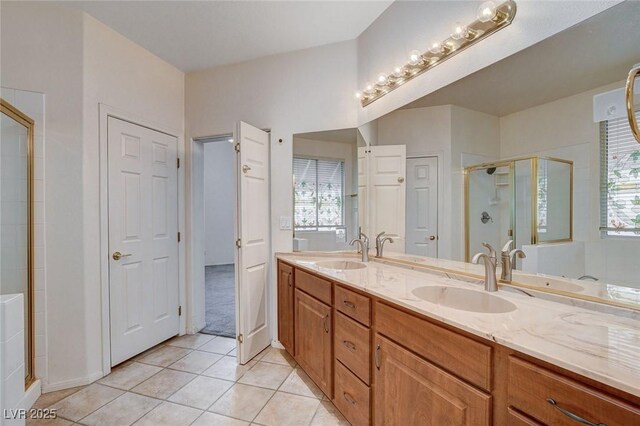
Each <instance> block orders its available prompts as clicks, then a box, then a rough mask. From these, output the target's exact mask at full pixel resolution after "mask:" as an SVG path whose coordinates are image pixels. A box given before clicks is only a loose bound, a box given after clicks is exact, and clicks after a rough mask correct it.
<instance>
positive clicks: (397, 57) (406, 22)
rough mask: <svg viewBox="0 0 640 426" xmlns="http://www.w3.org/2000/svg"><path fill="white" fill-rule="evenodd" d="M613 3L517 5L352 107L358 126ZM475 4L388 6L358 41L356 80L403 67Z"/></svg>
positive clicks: (471, 14)
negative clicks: (451, 50) (483, 32)
mask: <svg viewBox="0 0 640 426" xmlns="http://www.w3.org/2000/svg"><path fill="white" fill-rule="evenodd" d="M619 2H620V1H619V0H614V1H606V0H605V1H603V0H597V1H580V0H568V1H562V0H556V1H526V0H521V1H518V2H517V4H518V11H517V15H516V17H515V19H514V21H513V22H512V23H511V25H510V26H509V27H507V28H505V29H503V30H501V31H499V32H498V33H496V34H493V35H492V36H491V37H489V38H488V39H486V40H483V41H482V42H480V43H478V44H477V45H475V46H473V48H472V49H468V50H465V51H464V52H462V53H460V54H459V55H456V56H454V57H453V58H451V59H449V60H447V61H446V62H444V63H442V64H440V65H438V66H437V67H435V68H433V69H431V70H429V72H426V73H424V74H422V75H421V76H419V77H416V78H415V79H413V80H412V81H411V82H410V83H408V84H405V85H402V86H401V87H399V88H398V89H396V90H394V91H392V92H391V93H389V94H387V95H385V96H384V97H382V98H381V99H378V100H377V101H375V102H373V103H371V104H370V105H368V106H367V107H365V108H358V124H359V125H361V124H363V123H366V122H368V121H371V120H374V119H376V118H378V117H381V116H382V115H384V114H387V113H389V112H391V111H394V110H395V109H397V108H400V107H402V106H404V105H406V104H408V103H409V102H411V101H414V100H416V99H419V98H421V97H423V96H425V95H427V94H429V93H431V92H434V91H435V90H437V89H439V88H441V87H444V86H446V85H448V84H450V83H452V82H454V81H457V80H459V79H461V78H463V77H465V76H467V75H469V74H472V73H473V72H475V71H478V70H479V69H482V68H484V67H486V66H488V65H491V64H493V63H495V62H497V61H499V60H501V59H504V58H506V57H507V56H510V55H512V54H514V53H516V52H518V51H520V50H522V49H525V48H526V47H529V46H531V45H533V44H535V43H537V42H539V41H541V40H543V39H545V38H547V37H550V36H552V35H554V34H556V33H558V32H560V31H562V30H564V29H566V28H569V27H571V26H572V25H575V24H576V23H578V22H581V21H582V20H584V19H587V18H589V17H591V16H593V15H595V14H597V13H599V12H601V11H603V10H605V9H607V8H609V7H611V6H614V5H615V4H617V3H619ZM481 3H482V1H481V0H477V1H460V2H452V1H439V2H432V1H425V2H417V1H408V2H394V3H393V4H392V5H391V6H389V8H388V9H387V10H385V12H384V13H383V14H382V15H381V16H380V17H378V19H377V20H376V21H374V22H373V24H372V25H371V26H370V27H369V28H367V29H366V30H365V31H364V32H363V33H362V34H361V35H360V36H359V37H358V77H357V85H358V89H359V90H361V89H362V88H363V87H365V83H366V82H367V81H375V78H376V76H377V75H378V74H379V73H381V72H385V73H389V72H391V71H392V70H393V69H394V68H395V67H396V66H399V65H402V64H404V63H406V61H407V57H408V53H409V51H410V50H412V49H419V50H422V51H425V50H426V49H427V47H428V46H429V45H430V43H432V42H433V41H434V40H437V41H441V40H443V39H445V38H446V37H448V36H449V34H450V33H451V26H452V25H453V23H454V22H457V21H462V22H471V21H473V20H474V19H475V16H476V10H477V7H478V6H479V5H480V4H481Z"/></svg>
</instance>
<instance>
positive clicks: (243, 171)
mask: <svg viewBox="0 0 640 426" xmlns="http://www.w3.org/2000/svg"><path fill="white" fill-rule="evenodd" d="M249 170H251V167H249V166H247V165H246V164H245V165H244V166H242V173H247V172H248V171H249Z"/></svg>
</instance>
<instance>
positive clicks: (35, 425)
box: [26, 417, 73, 426]
mask: <svg viewBox="0 0 640 426" xmlns="http://www.w3.org/2000/svg"><path fill="white" fill-rule="evenodd" d="M72 424H73V422H72V421H69V420H65V419H62V418H60V417H58V418H56V419H27V422H26V425H27V426H71V425H72Z"/></svg>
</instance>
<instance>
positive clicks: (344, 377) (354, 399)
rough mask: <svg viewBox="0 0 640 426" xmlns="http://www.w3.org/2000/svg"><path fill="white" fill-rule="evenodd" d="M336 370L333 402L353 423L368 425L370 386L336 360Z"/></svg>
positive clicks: (357, 425)
mask: <svg viewBox="0 0 640 426" xmlns="http://www.w3.org/2000/svg"><path fill="white" fill-rule="evenodd" d="M335 371H336V377H335V397H334V400H333V403H334V404H335V406H336V407H338V410H340V412H341V413H342V414H344V416H345V417H346V418H347V420H349V422H350V423H351V424H352V425H354V426H360V425H368V424H369V416H370V412H371V408H370V407H371V406H370V398H371V395H370V389H369V387H368V386H367V385H365V384H364V383H362V382H361V381H360V380H359V379H358V378H357V377H356V376H354V375H353V373H351V371H349V370H348V369H347V368H346V367H345V366H344V365H342V364H341V363H340V362H336V366H335Z"/></svg>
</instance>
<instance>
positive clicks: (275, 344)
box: [271, 340, 284, 349]
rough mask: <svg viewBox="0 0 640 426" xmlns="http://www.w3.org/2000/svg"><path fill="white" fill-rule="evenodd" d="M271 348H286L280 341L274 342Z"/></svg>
mask: <svg viewBox="0 0 640 426" xmlns="http://www.w3.org/2000/svg"><path fill="white" fill-rule="evenodd" d="M271 347H272V348H276V349H284V346H282V343H280V342H279V341H278V340H272V341H271Z"/></svg>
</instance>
